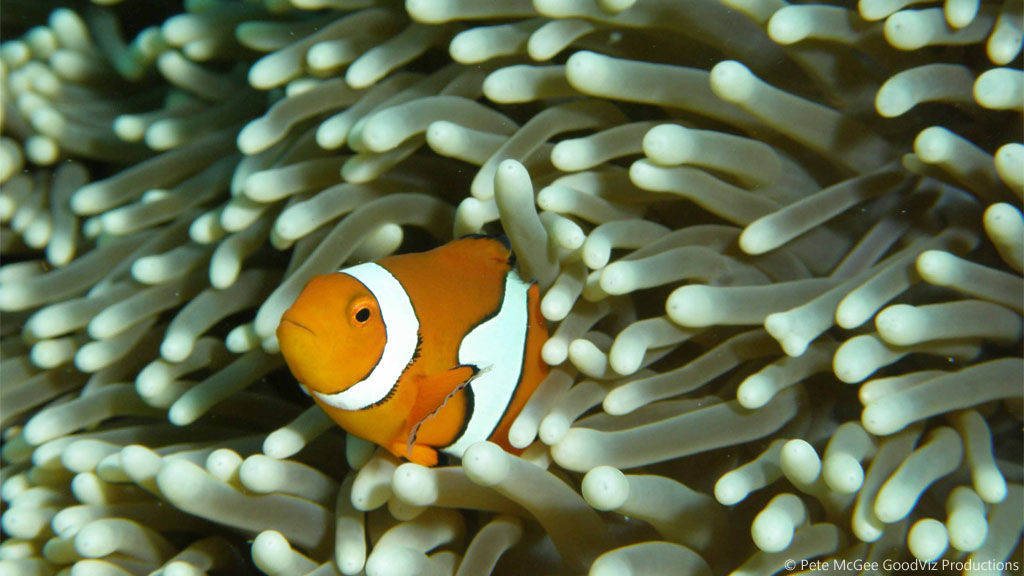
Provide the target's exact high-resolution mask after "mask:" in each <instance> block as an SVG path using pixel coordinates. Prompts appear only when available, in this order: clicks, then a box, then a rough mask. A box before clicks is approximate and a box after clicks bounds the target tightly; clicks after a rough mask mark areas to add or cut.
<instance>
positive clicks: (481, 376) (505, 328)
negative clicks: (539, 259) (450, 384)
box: [444, 270, 530, 458]
mask: <svg viewBox="0 0 1024 576" xmlns="http://www.w3.org/2000/svg"><path fill="white" fill-rule="evenodd" d="M529 290H530V285H529V284H527V283H526V282H523V281H522V280H521V279H520V278H519V275H518V274H516V273H515V271H514V270H510V271H509V273H508V274H507V275H506V276H505V295H504V297H503V298H502V301H501V306H500V307H499V308H498V311H497V314H495V315H494V316H492V317H491V318H489V319H488V320H487V321H485V322H481V323H480V324H478V325H477V326H476V327H475V328H473V329H472V330H470V332H469V333H468V334H466V337H465V338H463V339H462V343H461V344H460V345H459V364H463V365H467V364H470V365H474V366H477V367H479V368H480V372H478V373H477V375H476V377H475V378H474V379H473V380H472V381H471V382H470V383H469V387H470V388H471V389H472V390H473V412H472V413H471V414H469V416H468V418H469V421H468V422H467V423H466V429H465V431H464V432H463V433H462V436H460V437H459V438H458V439H457V440H456V441H455V442H453V443H452V444H451V445H450V446H448V447H446V448H444V451H445V452H447V453H449V454H452V455H454V456H458V457H459V458H461V457H462V454H463V453H464V452H465V451H466V448H469V447H470V445H472V444H474V443H476V442H480V441H482V440H487V439H488V438H490V436H491V434H493V433H494V430H495V429H496V428H497V427H498V424H499V423H500V422H501V419H502V418H503V417H504V416H505V412H506V411H507V410H508V405H509V403H510V402H511V401H512V397H513V396H514V395H515V393H516V389H517V388H518V387H519V377H520V374H521V372H522V369H523V355H524V354H525V352H526V330H527V327H528V324H529V320H530V318H529V316H530V311H529V306H528V303H527V300H528V298H529V294H528V292H529Z"/></svg>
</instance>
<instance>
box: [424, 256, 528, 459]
mask: <svg viewBox="0 0 1024 576" xmlns="http://www.w3.org/2000/svg"><path fill="white" fill-rule="evenodd" d="M485 237H486V238H493V236H485ZM510 253H511V252H510ZM509 274H515V276H516V278H517V279H518V280H519V281H520V282H522V281H523V280H522V278H521V277H520V276H519V273H518V272H516V270H515V268H513V269H511V270H509V271H508V272H506V273H505V276H504V277H502V281H501V298H500V299H499V300H498V306H497V307H496V308H495V309H494V310H492V311H491V313H490V314H488V315H486V316H484V317H483V318H481V319H480V320H479V321H478V322H477V323H476V324H474V325H473V326H472V327H471V328H470V329H469V330H466V333H465V334H463V336H462V338H463V339H465V337H466V336H468V335H469V334H470V333H471V332H473V330H476V328H477V327H478V326H480V325H481V324H483V323H484V322H487V321H489V320H491V319H492V318H494V317H495V316H497V315H498V314H500V313H501V311H502V310H503V309H504V305H505V291H506V290H505V284H506V283H507V279H508V275H509ZM524 284H525V282H524ZM533 284H536V282H531V283H530V284H529V285H530V286H532V285H533ZM524 305H525V306H526V335H525V336H524V338H523V354H522V355H521V358H520V360H519V375H518V376H517V378H516V386H515V388H514V389H513V390H512V395H511V396H509V399H508V402H507V403H506V404H505V409H504V410H503V411H502V413H501V417H500V418H498V420H497V422H495V423H494V427H493V428H491V430H490V432H488V433H487V436H486V437H485V438H484V439H485V440H490V438H491V436H493V435H494V431H495V430H497V429H498V426H500V425H501V422H502V420H504V419H505V416H506V415H508V409H509V406H510V405H511V404H512V399H513V398H515V397H516V393H517V392H519V386H520V385H521V384H522V382H523V372H524V370H523V368H524V367H525V365H526V343H527V342H528V341H529V338H530V294H529V288H527V293H526V300H525V302H524ZM459 347H460V348H461V347H462V341H461V340H460V341H459ZM463 389H464V390H469V392H470V393H469V394H467V403H466V408H467V409H466V414H465V417H464V418H463V420H462V426H461V428H460V430H459V433H458V434H457V435H456V436H455V439H454V440H452V441H451V443H449V444H448V445H447V446H444V447H443V448H440V450H442V451H444V450H448V449H449V448H451V447H452V446H454V445H455V444H456V443H458V442H459V440H461V439H462V436H463V435H464V434H465V433H466V429H467V428H468V427H469V419H470V417H471V416H472V415H473V413H474V411H475V410H476V399H475V397H473V387H472V386H465V387H464V388H463ZM470 400H471V401H470Z"/></svg>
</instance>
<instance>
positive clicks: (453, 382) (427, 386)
mask: <svg viewBox="0 0 1024 576" xmlns="http://www.w3.org/2000/svg"><path fill="white" fill-rule="evenodd" d="M481 373H482V371H481V370H480V369H479V368H477V367H476V366H469V365H463V366H456V367H455V368H452V369H451V370H447V371H445V372H441V373H439V374H433V375H431V376H423V377H421V378H420V379H419V380H418V381H417V382H416V386H417V393H416V402H415V404H413V407H412V411H411V412H409V418H408V420H407V421H406V422H407V425H411V427H410V429H409V438H408V441H407V443H408V446H407V449H408V450H411V449H412V447H413V444H415V443H416V433H417V432H418V431H419V429H420V426H421V425H422V424H423V423H424V422H426V421H427V420H429V419H430V417H431V416H433V415H434V414H436V413H437V412H438V411H439V410H440V409H441V408H443V407H444V405H445V404H447V403H448V400H450V399H451V398H452V396H454V395H455V394H456V393H457V392H458V391H459V390H462V389H463V388H465V387H466V386H468V385H469V383H470V382H472V381H473V379H474V378H476V377H477V375H479V374H481Z"/></svg>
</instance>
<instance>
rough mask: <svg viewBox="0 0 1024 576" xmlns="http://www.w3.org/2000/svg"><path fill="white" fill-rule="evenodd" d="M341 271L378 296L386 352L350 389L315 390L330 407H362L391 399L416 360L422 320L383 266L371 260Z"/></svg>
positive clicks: (375, 296)
mask: <svg viewBox="0 0 1024 576" xmlns="http://www.w3.org/2000/svg"><path fill="white" fill-rule="evenodd" d="M340 273H341V274H348V275H349V276H351V277H353V278H355V279H356V280H358V281H359V282H361V283H362V284H363V286H366V289H367V290H369V291H370V293H371V294H373V297H374V298H376V299H377V305H378V307H379V308H380V317H381V321H382V322H384V352H382V353H381V356H380V360H379V361H378V362H377V365H376V366H374V368H373V370H372V371H371V372H370V375H369V376H367V377H366V378H364V379H363V380H361V381H359V382H356V383H355V384H353V385H352V386H350V387H349V388H348V389H346V390H343V391H341V392H338V393H337V394H322V393H320V392H313V393H314V394H316V397H317V398H319V399H320V400H321V401H322V402H323V403H325V404H327V405H328V406H333V407H335V408H340V409H342V410H362V409H364V408H369V407H370V406H373V405H374V404H376V403H377V402H380V401H381V400H383V399H384V398H387V396H388V394H389V393H390V392H391V390H392V389H393V388H394V387H395V385H396V384H397V383H398V378H399V377H400V376H401V375H402V372H404V371H405V367H406V366H408V365H409V363H410V362H412V360H413V357H414V356H415V355H416V344H417V343H418V342H419V335H418V334H419V329H420V322H419V319H418V318H416V311H415V310H414V309H413V307H412V301H411V300H409V295H408V294H407V293H406V292H405V288H403V287H402V283H401V282H399V281H398V279H397V278H395V277H394V276H393V275H392V274H391V272H389V271H388V270H387V269H386V268H384V267H383V266H380V265H379V264H374V263H373V262H368V263H366V264H360V265H358V266H353V267H351V268H346V269H344V270H341V271H340ZM346 320H347V319H343V320H342V321H346Z"/></svg>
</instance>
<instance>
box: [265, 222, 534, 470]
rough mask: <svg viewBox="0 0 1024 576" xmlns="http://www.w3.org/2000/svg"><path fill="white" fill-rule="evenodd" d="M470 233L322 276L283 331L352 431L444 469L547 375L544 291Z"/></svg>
mask: <svg viewBox="0 0 1024 576" xmlns="http://www.w3.org/2000/svg"><path fill="white" fill-rule="evenodd" d="M512 264H513V258H512V254H511V252H510V250H509V248H508V247H507V246H506V245H505V244H504V243H503V242H502V241H500V240H498V239H495V238H486V237H467V238H461V239H459V240H455V241H453V242H450V243H449V244H446V245H444V246H441V247H440V248H437V249H434V250H431V251H429V252H423V253H419V254H403V255H399V256H390V257H388V258H384V259H382V260H380V261H378V262H375V263H366V264H360V265H358V266H353V267H351V268H346V269H344V270H341V271H339V272H337V273H334V274H325V275H321V276H317V277H315V278H313V279H312V280H310V282H309V284H307V285H306V287H305V288H304V289H303V291H302V293H301V294H300V295H299V298H298V300H296V301H295V304H293V305H292V307H291V308H289V309H288V311H287V312H285V313H284V316H283V317H282V318H281V324H280V326H278V328H277V338H278V341H279V342H280V345H281V352H282V353H283V354H284V358H285V360H286V361H287V363H288V367H289V368H291V371H292V374H294V375H295V377H296V378H297V379H298V380H299V382H300V383H302V385H303V386H305V388H306V389H307V390H308V391H309V393H310V395H311V396H312V397H313V399H314V400H315V401H316V402H317V404H319V405H320V407H321V408H323V409H324V411H325V412H327V414H328V415H329V416H330V417H331V418H332V419H334V421H335V422H337V423H338V424H339V425H340V426H341V427H342V428H344V429H345V430H347V431H348V432H350V433H352V434H355V435H356V436H359V437H361V438H364V439H366V440H369V441H371V442H374V443H376V444H379V445H380V446H383V447H384V448H386V449H387V450H389V451H390V452H391V453H392V454H394V455H395V456H398V457H405V458H408V459H409V460H411V461H413V462H416V463H418V464H424V465H427V466H433V465H434V464H436V463H437V458H438V455H437V451H438V450H441V451H442V452H445V453H448V454H451V455H454V456H457V457H461V456H462V454H463V452H465V450H466V448H468V447H469V446H470V445H471V444H473V443H474V442H479V441H481V440H491V441H492V442H496V443H497V444H499V445H501V446H503V447H504V448H505V449H507V450H510V451H512V449H511V447H510V446H509V444H508V430H509V427H510V426H511V425H512V421H513V420H515V418H516V416H518V415H519V412H520V411H521V410H522V409H523V406H524V405H525V404H526V401H527V399H528V398H529V397H530V395H531V394H532V393H533V391H534V390H535V389H536V388H537V385H538V384H539V383H540V381H541V380H542V379H543V378H544V376H545V375H546V374H547V371H548V367H547V366H546V365H545V364H544V362H543V361H542V360H541V357H540V349H541V346H542V345H543V344H544V341H545V340H546V339H547V328H546V327H545V324H544V320H543V318H542V317H541V315H540V305H539V296H538V288H537V285H536V284H527V283H526V282H524V281H523V280H521V279H520V278H519V275H518V274H517V273H516V271H515V270H514V269H513V267H512Z"/></svg>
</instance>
